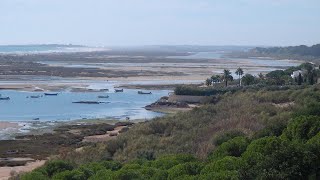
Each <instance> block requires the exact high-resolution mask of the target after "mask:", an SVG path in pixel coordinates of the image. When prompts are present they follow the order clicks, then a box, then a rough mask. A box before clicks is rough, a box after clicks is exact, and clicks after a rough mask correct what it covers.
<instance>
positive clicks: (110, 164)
mask: <svg viewBox="0 0 320 180" xmlns="http://www.w3.org/2000/svg"><path fill="white" fill-rule="evenodd" d="M101 165H102V166H103V167H105V168H106V169H110V170H112V171H117V170H119V169H121V167H122V165H121V163H119V162H117V161H103V162H101Z"/></svg>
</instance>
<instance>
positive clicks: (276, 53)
mask: <svg viewBox="0 0 320 180" xmlns="http://www.w3.org/2000/svg"><path fill="white" fill-rule="evenodd" d="M228 56H229V57H233V58H252V57H268V58H274V59H294V60H305V61H310V62H314V63H320V44H316V45H313V46H305V45H300V46H287V47H255V48H252V49H250V50H248V51H242V52H239V51H233V52H232V53H229V54H228Z"/></svg>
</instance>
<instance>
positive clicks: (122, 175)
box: [114, 169, 143, 180]
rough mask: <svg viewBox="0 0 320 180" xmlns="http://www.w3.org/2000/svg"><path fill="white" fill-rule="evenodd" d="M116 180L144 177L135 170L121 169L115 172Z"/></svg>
mask: <svg viewBox="0 0 320 180" xmlns="http://www.w3.org/2000/svg"><path fill="white" fill-rule="evenodd" d="M114 179H116V180H129V179H143V178H142V175H141V174H140V173H139V172H138V171H137V170H133V169H120V170H119V171H115V172H114Z"/></svg>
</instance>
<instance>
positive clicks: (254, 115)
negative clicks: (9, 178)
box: [20, 85, 320, 180]
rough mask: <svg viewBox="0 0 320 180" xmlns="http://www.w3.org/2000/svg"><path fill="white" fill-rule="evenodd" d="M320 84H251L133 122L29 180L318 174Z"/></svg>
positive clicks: (302, 176) (312, 176) (298, 176)
mask: <svg viewBox="0 0 320 180" xmlns="http://www.w3.org/2000/svg"><path fill="white" fill-rule="evenodd" d="M319 90H320V86H319V85H313V86H292V87H274V88H270V87H269V88H259V89H255V88H246V89H243V90H238V91H236V92H233V93H231V92H229V93H228V92H227V93H225V94H221V95H217V96H215V97H214V98H213V100H212V102H211V103H210V104H207V105H205V106H202V107H199V108H195V109H194V110H192V111H190V112H187V113H178V114H176V115H171V116H166V117H162V118H157V119H154V120H152V121H149V122H145V123H139V124H136V125H134V126H133V127H132V128H131V129H130V130H129V131H127V132H126V133H122V134H121V135H120V136H119V137H117V138H116V139H115V140H113V141H109V142H107V143H106V144H98V145H94V146H92V147H88V148H87V149H86V150H85V151H84V152H82V153H71V154H69V155H67V156H64V157H62V158H60V159H62V160H53V161H50V162H48V163H47V165H46V166H44V167H41V168H39V169H37V170H35V171H33V172H31V173H28V174H24V175H22V176H21V177H20V178H21V179H25V180H29V179H306V178H310V179H317V178H319V177H320V176H319V175H320V164H319V162H320V154H319V152H320V91H319Z"/></svg>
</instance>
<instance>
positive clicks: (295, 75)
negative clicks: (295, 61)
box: [291, 70, 304, 79]
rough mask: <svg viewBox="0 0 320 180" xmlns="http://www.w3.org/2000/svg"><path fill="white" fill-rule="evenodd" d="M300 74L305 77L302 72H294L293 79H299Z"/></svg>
mask: <svg viewBox="0 0 320 180" xmlns="http://www.w3.org/2000/svg"><path fill="white" fill-rule="evenodd" d="M299 74H301V75H303V74H304V73H303V71H302V70H298V71H293V73H292V74H291V77H292V79H294V78H298V76H299Z"/></svg>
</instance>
